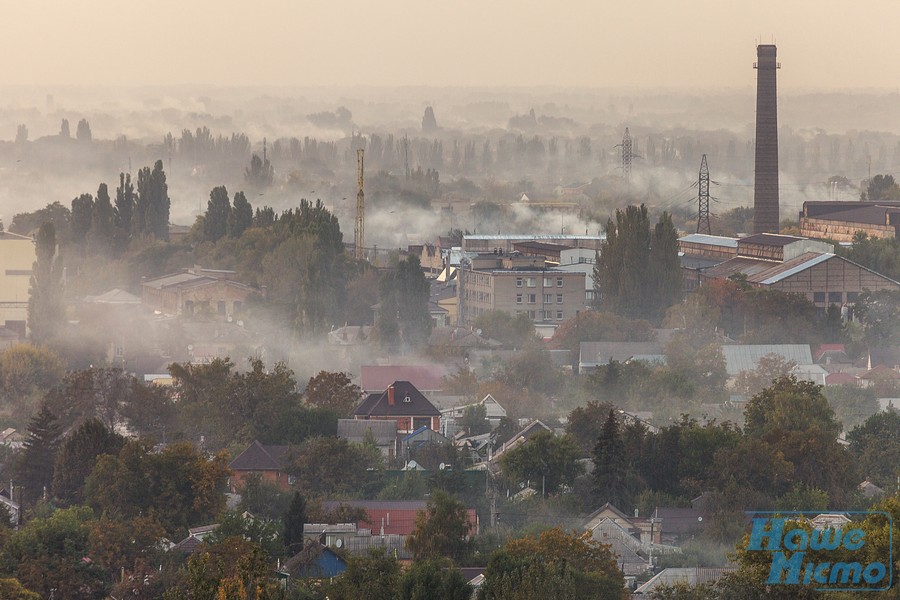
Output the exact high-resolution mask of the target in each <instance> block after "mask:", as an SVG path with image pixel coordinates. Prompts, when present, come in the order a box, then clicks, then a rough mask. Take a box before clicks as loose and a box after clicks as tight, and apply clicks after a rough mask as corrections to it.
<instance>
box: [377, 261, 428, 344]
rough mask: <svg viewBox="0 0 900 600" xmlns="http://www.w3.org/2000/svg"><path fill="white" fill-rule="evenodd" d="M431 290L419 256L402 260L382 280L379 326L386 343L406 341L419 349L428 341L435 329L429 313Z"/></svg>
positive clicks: (405, 342) (380, 333) (382, 338)
mask: <svg viewBox="0 0 900 600" xmlns="http://www.w3.org/2000/svg"><path fill="white" fill-rule="evenodd" d="M430 290H431V287H430V286H429V284H428V281H427V280H426V279H425V273H424V272H423V271H422V266H421V264H420V263H419V258H418V257H417V256H409V257H407V259H406V260H404V261H400V264H399V265H398V266H397V269H396V270H395V271H392V272H390V273H388V274H386V275H384V276H383V277H382V279H381V283H380V287H379V294H378V299H379V304H380V308H379V313H378V319H377V321H376V326H377V328H378V333H379V336H380V339H381V340H382V341H383V343H385V344H387V345H395V344H397V343H401V342H402V343H404V344H406V345H407V346H409V347H412V348H415V347H418V346H421V345H423V344H424V343H425V342H426V341H427V340H428V336H430V335H431V327H432V320H431V315H430V314H429V312H428V299H429V295H430Z"/></svg>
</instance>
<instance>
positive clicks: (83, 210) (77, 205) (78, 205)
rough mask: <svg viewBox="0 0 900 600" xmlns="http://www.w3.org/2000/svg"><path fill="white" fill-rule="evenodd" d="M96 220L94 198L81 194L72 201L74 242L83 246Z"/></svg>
mask: <svg viewBox="0 0 900 600" xmlns="http://www.w3.org/2000/svg"><path fill="white" fill-rule="evenodd" d="M93 219H94V197H93V196H91V195H90V194H81V195H80V196H78V197H77V198H75V199H74V200H72V241H73V242H74V243H75V244H77V245H79V246H83V245H84V244H85V242H87V234H88V231H90V230H91V222H92V221H93Z"/></svg>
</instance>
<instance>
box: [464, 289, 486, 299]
mask: <svg viewBox="0 0 900 600" xmlns="http://www.w3.org/2000/svg"><path fill="white" fill-rule="evenodd" d="M465 293H466V300H477V301H478V302H490V301H491V294H490V293H489V292H473V291H472V290H466V291H465Z"/></svg>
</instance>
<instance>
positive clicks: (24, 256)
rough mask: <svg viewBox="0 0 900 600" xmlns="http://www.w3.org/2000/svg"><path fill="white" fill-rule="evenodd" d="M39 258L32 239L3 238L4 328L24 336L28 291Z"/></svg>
mask: <svg viewBox="0 0 900 600" xmlns="http://www.w3.org/2000/svg"><path fill="white" fill-rule="evenodd" d="M36 258H37V255H36V253H35V249H34V242H33V241H32V240H31V238H29V237H24V236H18V235H15V234H11V233H4V234H2V235H0V325H4V326H7V327H10V328H11V329H18V330H20V332H21V333H22V334H23V335H24V333H25V322H26V320H27V318H28V288H29V285H30V282H31V268H32V266H33V265H34V261H35V260H36Z"/></svg>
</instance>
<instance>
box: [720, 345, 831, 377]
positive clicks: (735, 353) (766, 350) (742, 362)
mask: <svg viewBox="0 0 900 600" xmlns="http://www.w3.org/2000/svg"><path fill="white" fill-rule="evenodd" d="M722 354H723V355H724V356H725V369H726V370H727V371H728V374H729V375H737V374H738V373H740V372H741V371H752V370H754V369H756V367H757V365H758V364H759V359H761V358H762V357H763V356H765V355H766V354H777V355H778V356H780V357H782V358H784V359H785V360H791V361H794V363H795V364H798V365H809V364H812V362H813V360H812V352H811V351H810V348H809V345H808V344H726V345H724V346H722Z"/></svg>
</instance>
